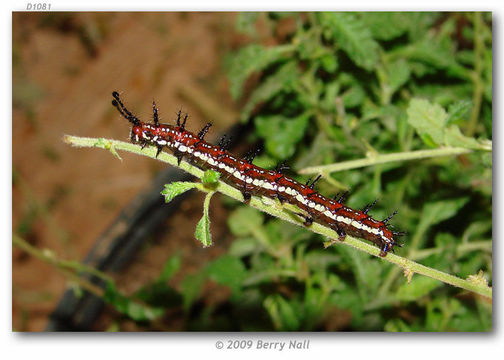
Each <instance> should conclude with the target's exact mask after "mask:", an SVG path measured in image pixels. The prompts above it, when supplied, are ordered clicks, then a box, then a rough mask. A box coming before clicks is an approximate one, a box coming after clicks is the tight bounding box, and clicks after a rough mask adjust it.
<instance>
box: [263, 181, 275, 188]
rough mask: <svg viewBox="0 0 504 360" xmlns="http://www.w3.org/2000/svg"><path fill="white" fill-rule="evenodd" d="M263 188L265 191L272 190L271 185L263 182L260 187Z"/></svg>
mask: <svg viewBox="0 0 504 360" xmlns="http://www.w3.org/2000/svg"><path fill="white" fill-rule="evenodd" d="M262 187H263V188H265V189H267V190H273V185H271V184H270V183H269V182H264V184H263V185H262Z"/></svg>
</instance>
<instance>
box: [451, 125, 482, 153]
mask: <svg viewBox="0 0 504 360" xmlns="http://www.w3.org/2000/svg"><path fill="white" fill-rule="evenodd" d="M444 142H445V144H446V145H449V146H454V147H463V148H467V149H475V150H476V149H479V148H480V143H479V142H478V141H477V140H476V139H474V138H470V137H467V136H465V135H463V134H462V132H461V131H460V129H459V127H458V126H457V125H452V126H450V127H449V128H447V129H446V130H445V141H444Z"/></svg>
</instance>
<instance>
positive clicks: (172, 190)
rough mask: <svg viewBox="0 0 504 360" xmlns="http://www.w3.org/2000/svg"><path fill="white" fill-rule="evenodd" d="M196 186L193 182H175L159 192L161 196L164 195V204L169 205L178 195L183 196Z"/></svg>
mask: <svg viewBox="0 0 504 360" xmlns="http://www.w3.org/2000/svg"><path fill="white" fill-rule="evenodd" d="M197 186H198V184H197V183H193V182H187V181H175V182H172V183H170V184H166V185H165V188H164V190H163V191H161V195H164V197H165V202H166V203H169V202H170V201H172V200H173V199H174V198H175V197H177V196H178V195H180V194H183V193H185V192H186V191H188V190H191V189H193V188H195V187H197Z"/></svg>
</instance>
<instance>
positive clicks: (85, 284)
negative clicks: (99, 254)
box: [12, 234, 111, 297]
mask: <svg viewBox="0 0 504 360" xmlns="http://www.w3.org/2000/svg"><path fill="white" fill-rule="evenodd" d="M12 243H13V244H14V245H15V246H17V247H19V248H20V249H22V250H24V251H26V252H27V253H28V254H30V255H32V256H33V257H36V258H37V259H39V260H42V261H44V262H46V263H48V264H50V265H54V266H55V267H56V269H57V270H58V271H60V272H61V273H62V274H63V275H64V276H65V277H67V278H69V279H71V280H72V281H75V282H76V283H77V284H79V286H80V287H81V288H83V289H84V290H87V291H89V292H90V293H92V294H93V295H96V296H98V297H103V295H104V294H105V291H104V290H103V289H102V288H101V287H99V286H97V285H95V284H93V283H91V282H90V281H87V280H86V279H84V278H82V277H80V276H78V275H77V274H76V273H75V271H82V272H87V273H89V274H92V275H96V276H99V277H101V278H102V279H104V280H107V281H110V280H111V279H110V277H108V276H107V275H105V274H103V273H102V272H101V271H98V270H96V269H94V268H91V267H89V266H86V265H83V264H80V263H77V262H74V261H66V260H61V259H58V258H56V257H55V256H54V254H53V253H52V252H51V251H50V250H39V249H37V248H36V247H34V246H32V245H30V244H29V243H28V242H27V241H25V240H24V239H23V238H21V237H19V236H18V235H16V234H13V235H12ZM72 270H74V271H72Z"/></svg>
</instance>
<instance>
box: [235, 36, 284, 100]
mask: <svg viewBox="0 0 504 360" xmlns="http://www.w3.org/2000/svg"><path fill="white" fill-rule="evenodd" d="M291 50H292V47H291V46H290V45H284V46H275V47H270V48H265V47H264V46H262V45H258V44H251V45H248V46H246V47H244V48H241V49H240V50H239V51H238V53H237V54H236V55H235V56H233V58H232V60H231V64H230V69H229V80H230V82H231V84H230V89H229V91H230V93H231V96H232V97H233V98H234V99H237V98H239V97H240V96H241V94H242V87H243V83H244V82H245V80H247V79H248V77H249V76H250V75H252V73H254V72H257V71H260V70H263V69H265V68H266V67H268V66H269V65H271V64H273V63H275V62H277V61H280V60H282V59H284V60H285V59H288V56H287V54H288V53H289V52H290V51H291Z"/></svg>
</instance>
